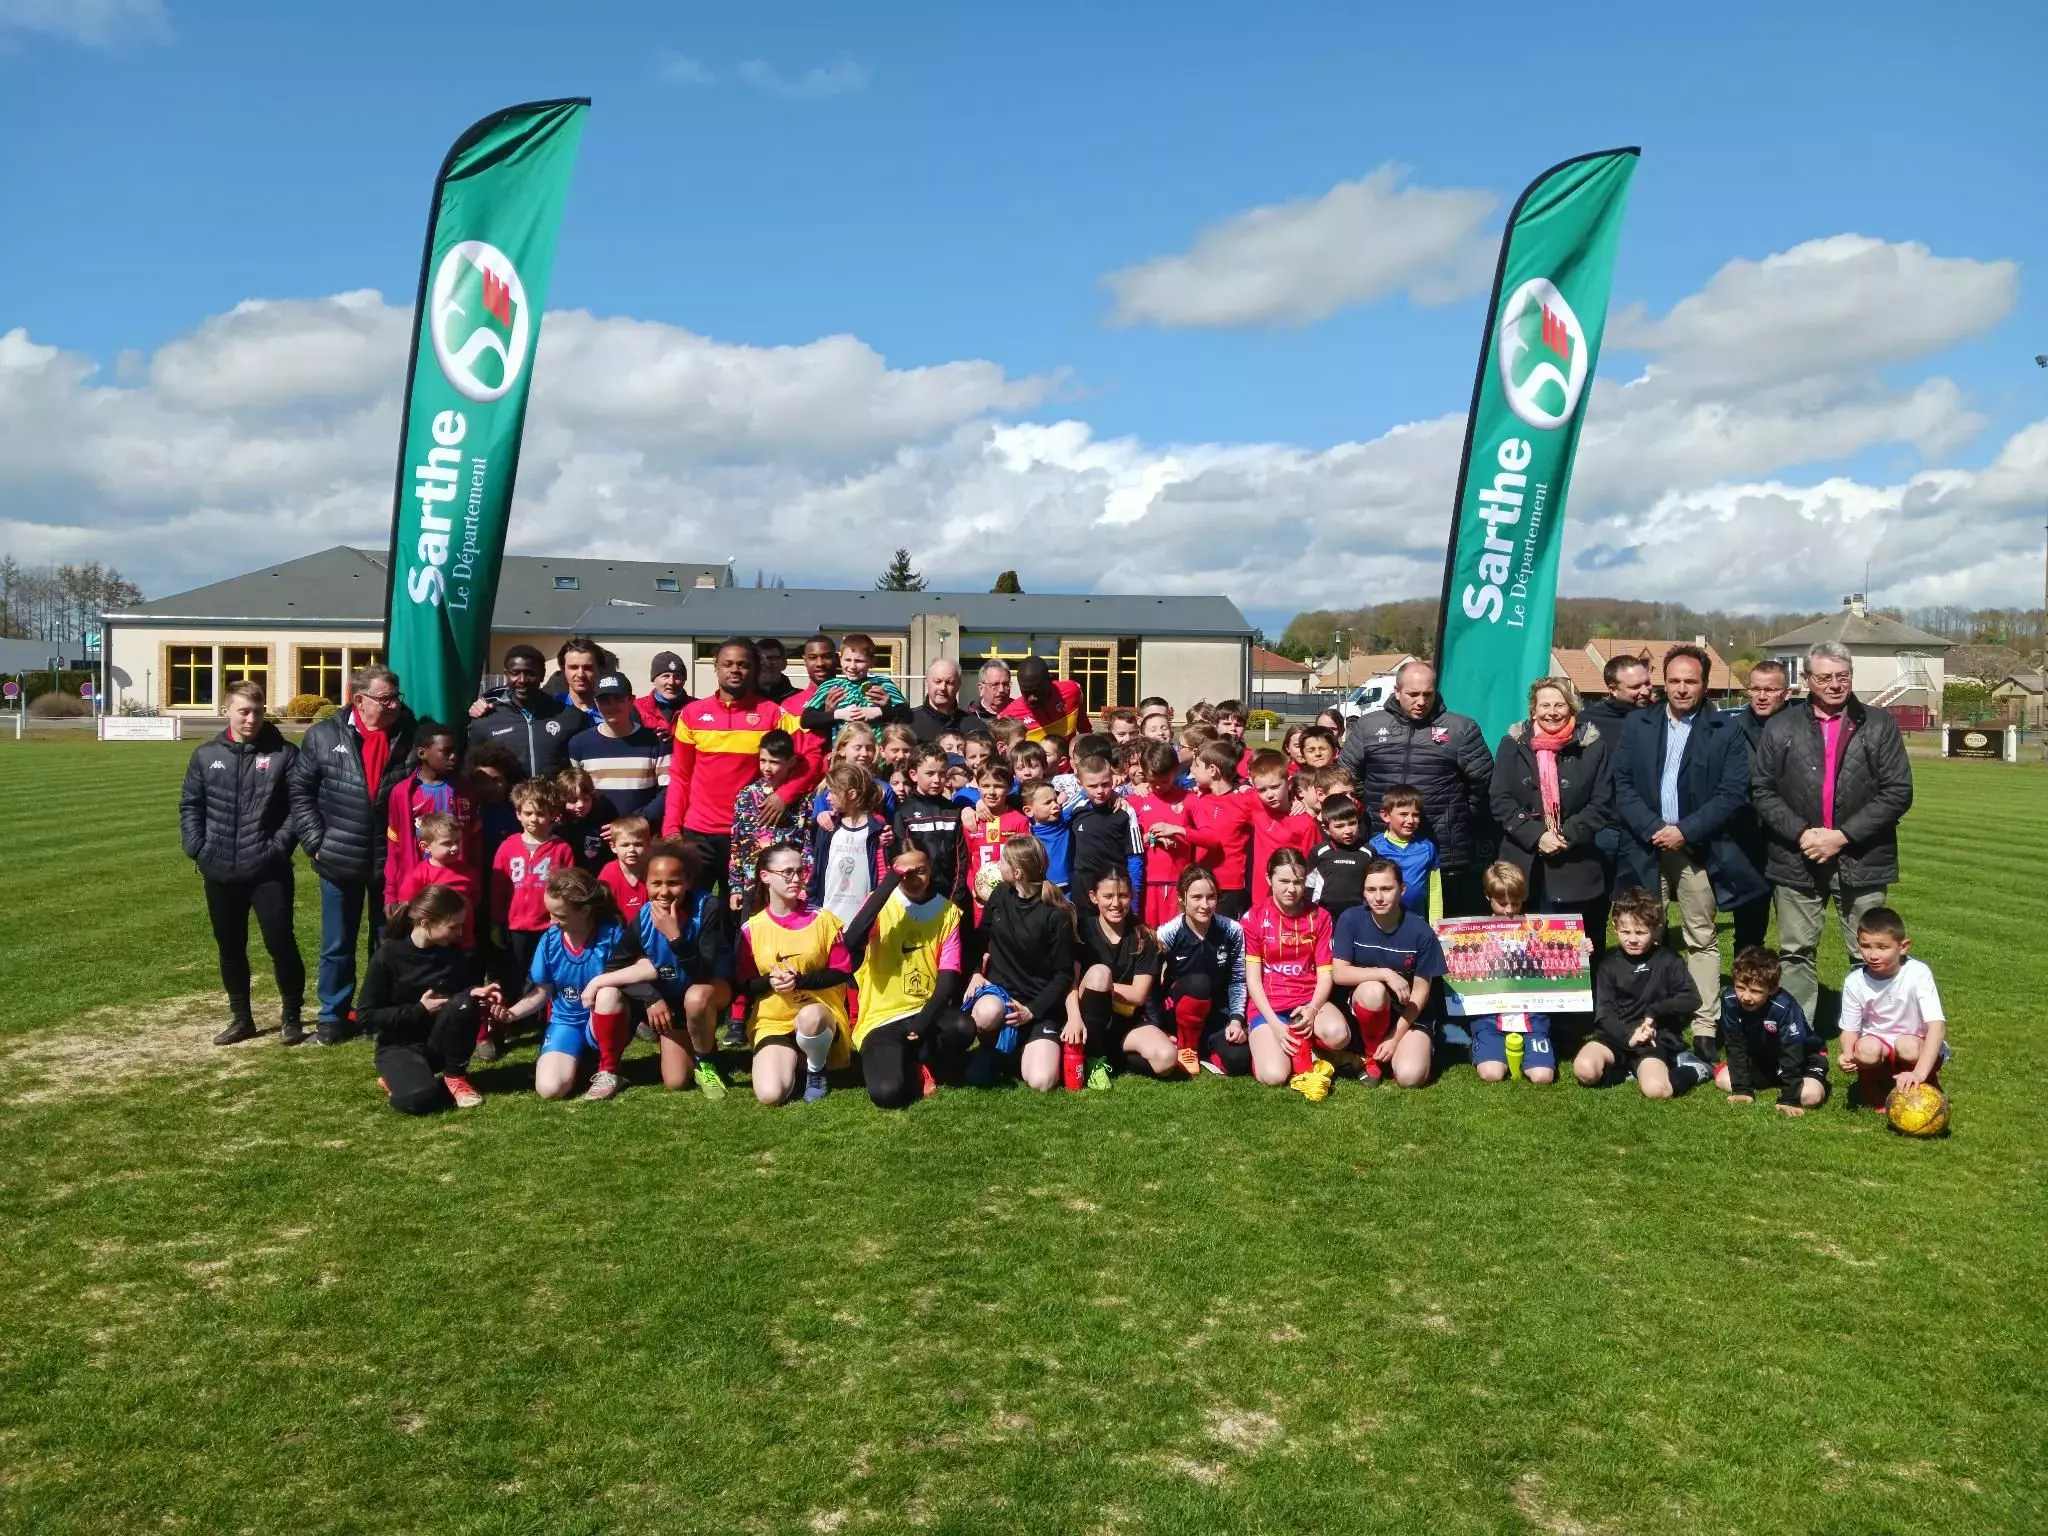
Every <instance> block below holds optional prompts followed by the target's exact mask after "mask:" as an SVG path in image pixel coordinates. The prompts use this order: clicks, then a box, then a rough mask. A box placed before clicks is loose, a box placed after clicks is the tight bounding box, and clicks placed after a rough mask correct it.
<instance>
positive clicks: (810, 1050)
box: [796, 1029, 832, 1072]
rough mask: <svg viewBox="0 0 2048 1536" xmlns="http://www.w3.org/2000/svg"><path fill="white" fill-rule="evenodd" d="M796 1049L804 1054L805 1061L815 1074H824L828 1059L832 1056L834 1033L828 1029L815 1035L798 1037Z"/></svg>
mask: <svg viewBox="0 0 2048 1536" xmlns="http://www.w3.org/2000/svg"><path fill="white" fill-rule="evenodd" d="M796 1048H797V1049H798V1050H800V1051H802V1052H803V1053H804V1060H805V1061H806V1062H808V1063H809V1064H810V1068H811V1070H812V1071H813V1072H822V1071H824V1070H825V1062H826V1059H827V1058H828V1057H830V1056H831V1054H832V1031H831V1030H829V1029H827V1030H823V1031H821V1032H820V1033H818V1034H815V1035H798V1036H797V1037H796Z"/></svg>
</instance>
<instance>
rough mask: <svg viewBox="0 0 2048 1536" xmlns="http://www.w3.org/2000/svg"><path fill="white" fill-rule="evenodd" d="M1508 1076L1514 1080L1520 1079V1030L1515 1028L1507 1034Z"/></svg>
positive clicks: (1518, 1080)
mask: <svg viewBox="0 0 2048 1536" xmlns="http://www.w3.org/2000/svg"><path fill="white" fill-rule="evenodd" d="M1508 1076H1509V1077H1512V1078H1513V1079H1514V1080H1515V1081H1516V1082H1518V1083H1519V1082H1520V1081H1521V1080H1522V1032H1521V1031H1520V1030H1516V1031H1515V1032H1514V1033H1513V1034H1511V1035H1509V1036H1508Z"/></svg>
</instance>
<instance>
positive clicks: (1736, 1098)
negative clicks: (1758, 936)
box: [1714, 945, 1828, 1115]
mask: <svg viewBox="0 0 2048 1536" xmlns="http://www.w3.org/2000/svg"><path fill="white" fill-rule="evenodd" d="M1778 976H1779V970H1778V957H1777V955H1776V954H1775V953H1773V952H1772V951H1770V950H1768V949H1765V948H1763V947H1762V946H1760V945H1751V946H1750V947H1749V948H1748V949H1745V950H1744V951H1743V952H1742V953H1741V954H1739V955H1737V956H1736V957H1735V978H1734V984H1733V985H1732V986H1730V987H1729V988H1728V990H1727V991H1726V992H1724V993H1722V994H1721V1049H1722V1051H1723V1052H1724V1053H1725V1056H1724V1059H1723V1060H1722V1063H1721V1065H1720V1066H1719V1067H1717V1068H1715V1070H1714V1081H1715V1083H1716V1084H1718V1085H1719V1086H1720V1087H1721V1088H1723V1089H1725V1090H1726V1091H1727V1094H1728V1102H1729V1103H1730V1104H1750V1103H1754V1102H1755V1100H1756V1094H1757V1090H1758V1089H1759V1088H1776V1089H1777V1090H1778V1108H1780V1109H1782V1110H1783V1111H1784V1112H1785V1113H1786V1114H1788V1115H1803V1114H1805V1113H1806V1112H1807V1111H1808V1110H1809V1109H1812V1108H1814V1107H1815V1106H1816V1105H1819V1104H1825V1103H1826V1102H1827V1101H1828V1048H1827V1044H1826V1042H1825V1041H1823V1040H1822V1039H1821V1038H1820V1036H1819V1035H1818V1034H1817V1033H1816V1032H1815V1031H1814V1028H1813V1026H1812V1025H1811V1024H1809V1023H1807V1021H1806V1012H1805V1010H1804V1009H1802V1008H1801V1007H1800V1006H1799V1004H1798V1002H1797V1001H1795V1000H1794V999H1793V996H1792V994H1791V993H1790V992H1787V991H1785V990H1784V989H1783V988H1782V987H1780V986H1779V985H1778Z"/></svg>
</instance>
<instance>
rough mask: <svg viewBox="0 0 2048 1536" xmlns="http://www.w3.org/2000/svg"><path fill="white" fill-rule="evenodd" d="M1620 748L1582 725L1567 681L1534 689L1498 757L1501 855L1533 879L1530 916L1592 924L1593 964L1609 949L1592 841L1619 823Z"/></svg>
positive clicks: (1495, 796) (1495, 787)
mask: <svg viewBox="0 0 2048 1536" xmlns="http://www.w3.org/2000/svg"><path fill="white" fill-rule="evenodd" d="M1613 747H1614V743H1613V742H1611V741H1609V740H1608V739H1607V738H1606V737H1605V736H1604V735H1602V734H1601V731H1600V728H1599V727H1598V726H1597V725H1595V724H1593V722H1592V721H1590V720H1581V719H1580V718H1579V696H1578V693H1577V692H1576V691H1575V690H1574V689H1573V688H1572V685H1571V684H1570V683H1568V682H1566V681H1565V680H1564V679H1563V678H1561V677H1545V678H1540V679H1538V680H1537V682H1536V683H1535V684H1533V685H1532V686H1531V687H1530V689H1529V718H1528V719H1526V720H1517V721H1516V722H1515V723H1514V724H1513V725H1511V726H1509V727H1508V733H1507V735H1505V736H1503V737H1502V738H1501V742H1500V750H1499V752H1497V753H1496V754H1495V755H1494V761H1493V784H1492V793H1491V800H1492V807H1493V819H1494V820H1495V821H1497V822H1498V823H1499V824H1500V829H1501V847H1500V856H1501V857H1502V858H1503V859H1505V860H1507V861H1508V862H1509V863H1510V864H1513V865H1515V866H1516V867H1517V868H1519V869H1520V870H1521V871H1522V872H1523V874H1525V875H1527V876H1528V877H1529V905H1528V910H1529V911H1531V912H1555V913H1576V914H1578V915H1579V916H1580V917H1583V918H1584V919H1585V920H1586V937H1587V938H1589V939H1591V940H1592V942H1593V950H1594V955H1595V958H1598V956H1599V954H1600V952H1601V951H1603V950H1604V949H1605V948H1606V947H1607V876H1606V873H1605V871H1604V870H1603V868H1602V866H1601V862H1600V852H1599V850H1598V849H1597V848H1596V847H1595V846H1594V841H1593V840H1594V838H1595V837H1596V836H1597V835H1598V834H1599V832H1600V829H1601V828H1603V827H1606V826H1610V825H1612V824H1613V821H1614V771H1613V765H1612V762H1611V754H1612V751H1613Z"/></svg>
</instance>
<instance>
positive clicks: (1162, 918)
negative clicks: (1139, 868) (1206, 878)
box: [1124, 741, 1195, 928]
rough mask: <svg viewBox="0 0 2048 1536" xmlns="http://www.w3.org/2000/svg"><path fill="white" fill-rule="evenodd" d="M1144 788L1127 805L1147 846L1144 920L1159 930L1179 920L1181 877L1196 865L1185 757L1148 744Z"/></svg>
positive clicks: (1141, 911)
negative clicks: (1183, 775)
mask: <svg viewBox="0 0 2048 1536" xmlns="http://www.w3.org/2000/svg"><path fill="white" fill-rule="evenodd" d="M1143 762H1144V766H1145V788H1144V789H1143V790H1141V791H1137V792H1134V793H1133V794H1132V795H1131V797H1130V798H1129V799H1128V800H1127V801H1125V802H1124V803H1125V804H1126V805H1128V806H1129V807H1130V812H1131V816H1132V818H1133V819H1134V820H1136V822H1137V823H1138V835H1139V836H1140V837H1142V838H1143V839H1144V841H1145V896H1144V901H1143V904H1142V905H1141V906H1140V908H1139V916H1140V917H1141V918H1142V919H1143V920H1144V923H1145V926H1146V927H1147V928H1157V927H1159V926H1160V925H1161V924H1162V923H1168V922H1171V921H1172V920H1173V919H1174V918H1175V917H1177V916H1179V915H1180V872H1181V871H1182V870H1184V869H1186V868H1187V867H1188V865H1190V864H1192V863H1193V862H1194V857H1195V853H1194V848H1193V846H1192V845H1191V844H1190V843H1189V842H1188V829H1187V812H1186V805H1187V798H1188V792H1187V791H1186V790H1184V789H1182V788H1181V787H1180V755H1179V754H1178V753H1176V752H1175V751H1174V750H1173V748H1172V747H1170V746H1168V745H1167V744H1166V743H1165V742H1163V741H1152V742H1147V743H1146V744H1145V748H1144V753H1143Z"/></svg>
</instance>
